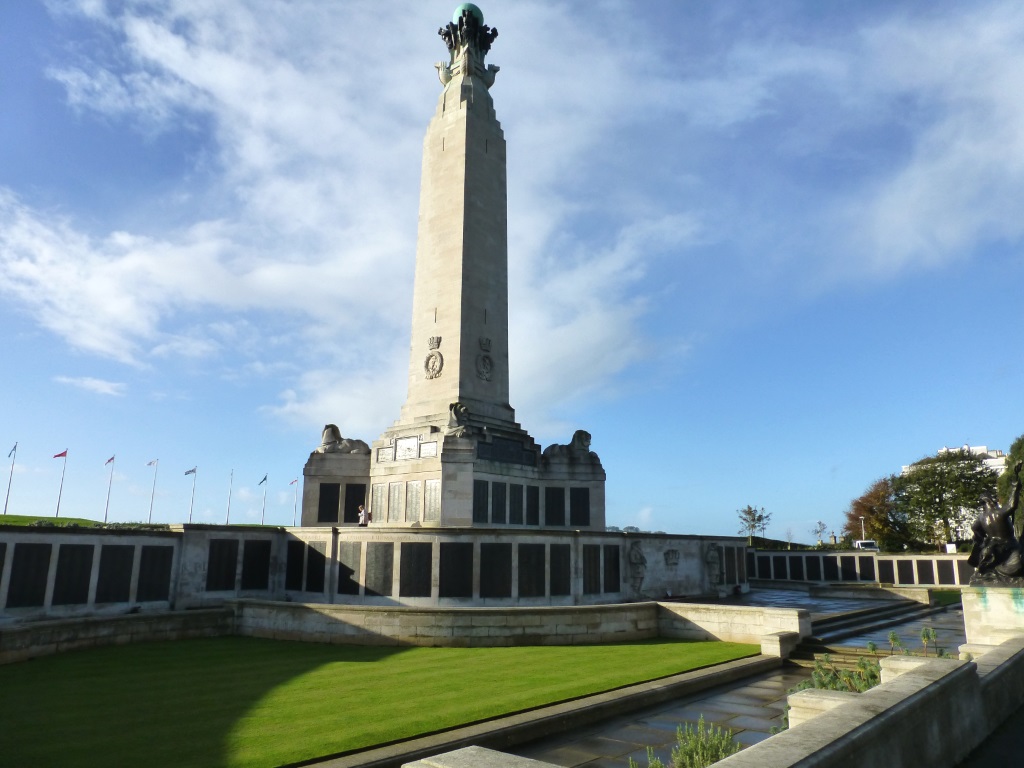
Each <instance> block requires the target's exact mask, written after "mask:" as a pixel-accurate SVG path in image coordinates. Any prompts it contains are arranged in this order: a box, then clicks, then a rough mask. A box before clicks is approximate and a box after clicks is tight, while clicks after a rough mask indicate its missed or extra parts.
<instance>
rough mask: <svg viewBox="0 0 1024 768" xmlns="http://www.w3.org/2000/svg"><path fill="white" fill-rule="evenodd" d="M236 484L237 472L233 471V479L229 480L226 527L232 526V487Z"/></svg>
mask: <svg viewBox="0 0 1024 768" xmlns="http://www.w3.org/2000/svg"><path fill="white" fill-rule="evenodd" d="M234 482H235V470H233V469H232V470H231V477H230V478H228V514H227V517H225V518H224V525H231V486H232V484H233V483H234Z"/></svg>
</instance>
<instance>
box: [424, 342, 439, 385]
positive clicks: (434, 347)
mask: <svg viewBox="0 0 1024 768" xmlns="http://www.w3.org/2000/svg"><path fill="white" fill-rule="evenodd" d="M427 346H429V347H430V351H429V352H428V353H427V359H426V360H424V361H423V370H424V372H425V373H426V374H427V378H428V379H436V378H437V377H438V376H440V375H441V369H442V368H444V357H443V356H442V355H441V352H440V350H439V348H440V346H441V337H440V336H431V337H430V338H429V339H428V340H427Z"/></svg>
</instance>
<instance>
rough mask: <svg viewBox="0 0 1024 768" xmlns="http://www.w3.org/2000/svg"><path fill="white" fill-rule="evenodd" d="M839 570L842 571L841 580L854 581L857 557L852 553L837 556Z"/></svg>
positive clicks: (855, 578)
mask: <svg viewBox="0 0 1024 768" xmlns="http://www.w3.org/2000/svg"><path fill="white" fill-rule="evenodd" d="M839 570H840V572H841V573H842V578H843V581H856V580H857V558H856V557H854V556H853V555H841V556H840V557H839Z"/></svg>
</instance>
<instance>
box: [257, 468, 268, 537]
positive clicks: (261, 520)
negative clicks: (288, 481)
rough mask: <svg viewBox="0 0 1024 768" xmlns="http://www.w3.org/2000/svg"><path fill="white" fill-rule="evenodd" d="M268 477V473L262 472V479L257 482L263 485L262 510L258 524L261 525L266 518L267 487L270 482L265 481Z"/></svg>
mask: <svg viewBox="0 0 1024 768" xmlns="http://www.w3.org/2000/svg"><path fill="white" fill-rule="evenodd" d="M268 477H269V475H267V474H264V475H263V479H262V480H260V482H259V484H260V485H262V486H263V511H262V512H260V525H263V522H264V521H265V520H266V519H267V488H268V487H269V486H270V483H268V482H267V478H268Z"/></svg>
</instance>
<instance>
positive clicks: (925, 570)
mask: <svg viewBox="0 0 1024 768" xmlns="http://www.w3.org/2000/svg"><path fill="white" fill-rule="evenodd" d="M917 583H918V584H934V583H935V568H934V567H933V566H932V561H931V560H918V561H917Z"/></svg>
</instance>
